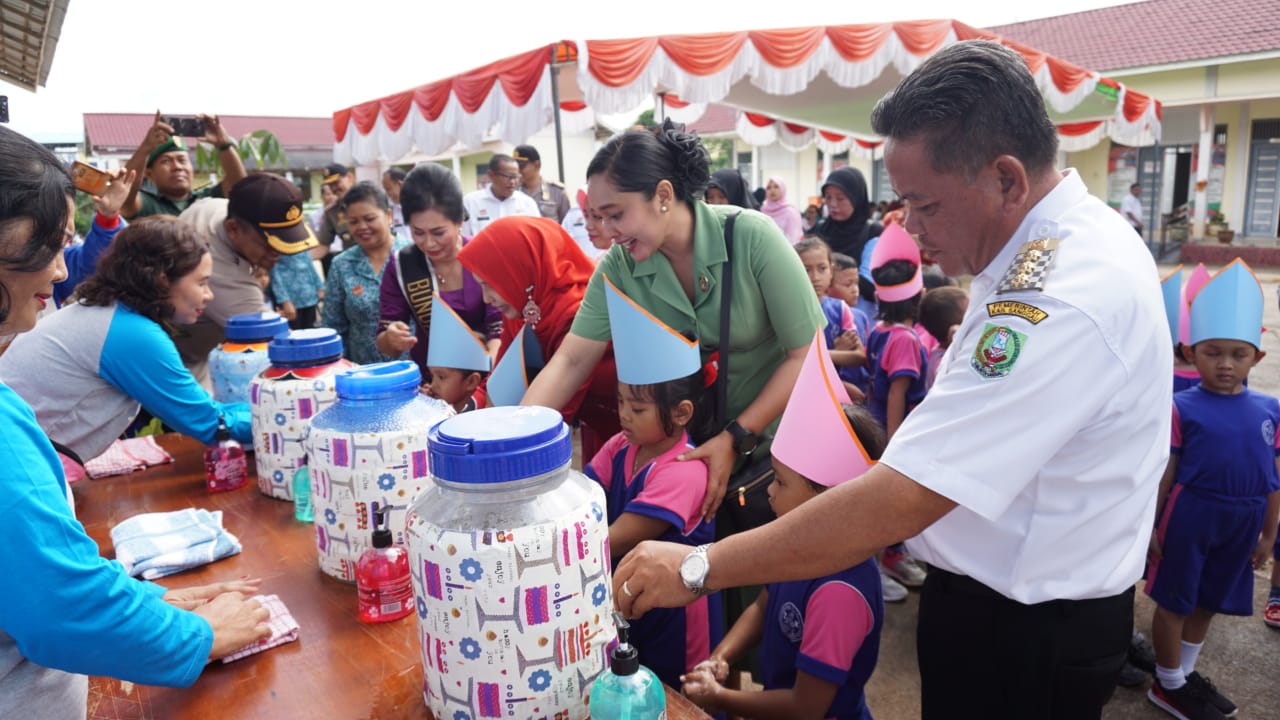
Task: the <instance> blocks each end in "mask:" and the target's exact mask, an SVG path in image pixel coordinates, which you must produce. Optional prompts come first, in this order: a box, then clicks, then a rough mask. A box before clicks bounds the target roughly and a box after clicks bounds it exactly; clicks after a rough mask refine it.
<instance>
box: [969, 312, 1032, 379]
mask: <svg viewBox="0 0 1280 720" xmlns="http://www.w3.org/2000/svg"><path fill="white" fill-rule="evenodd" d="M1026 344H1027V336H1026V335H1024V334H1022V333H1020V332H1018V331H1016V330H1014V329H1012V328H1010V327H1008V326H1005V325H992V324H991V323H987V325H986V327H984V328H983V329H982V336H981V337H980V338H978V346H977V347H975V348H974V349H973V356H972V357H970V358H969V366H970V367H972V368H973V371H974V372H976V373H978V375H979V376H981V377H982V378H983V379H985V380H996V379H999V378H1002V377H1008V375H1009V373H1010V372H1012V371H1013V365H1014V363H1016V362H1018V356H1019V355H1021V354H1022V348H1023V347H1024V346H1025V345H1026Z"/></svg>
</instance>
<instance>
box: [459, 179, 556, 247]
mask: <svg viewBox="0 0 1280 720" xmlns="http://www.w3.org/2000/svg"><path fill="white" fill-rule="evenodd" d="M462 206H463V207H464V208H466V211H467V219H466V220H464V221H463V223H462V235H463V236H464V237H469V238H470V237H475V236H476V234H478V233H479V232H480V231H481V230H483V229H485V228H486V227H487V226H488V225H489V223H490V222H492V221H494V220H497V219H498V218H502V217H507V216H509V215H525V216H528V217H538V216H540V215H541V214H542V213H541V211H539V210H538V205H537V203H535V202H534V201H533V198H531V197H529V196H528V195H525V194H524V193H522V192H518V191H517V192H513V193H511V194H510V195H509V196H507V199H506V200H499V199H498V198H497V197H496V196H494V194H493V190H492V189H490V188H482V189H480V190H476V191H475V192H469V193H467V194H466V196H464V197H463V198H462Z"/></svg>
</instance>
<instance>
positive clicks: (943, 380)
mask: <svg viewBox="0 0 1280 720" xmlns="http://www.w3.org/2000/svg"><path fill="white" fill-rule="evenodd" d="M1171 348H1172V340H1171V339H1170V337H1169V329H1168V322H1167V320H1166V318H1165V313H1164V305H1163V301H1162V299H1161V292H1160V285H1159V276H1158V273H1157V271H1156V268H1155V263H1154V261H1153V260H1152V257H1151V254H1150V253H1149V252H1148V250H1147V249H1146V247H1145V246H1144V245H1143V244H1142V242H1141V240H1140V239H1139V238H1137V237H1135V236H1134V234H1133V232H1132V230H1131V228H1129V226H1128V224H1127V223H1126V222H1125V221H1124V219H1123V218H1121V217H1120V215H1119V214H1118V213H1116V212H1115V211H1114V210H1111V209H1110V208H1108V207H1107V206H1106V205H1104V204H1103V203H1102V202H1101V201H1099V200H1098V199H1096V198H1094V197H1092V196H1090V195H1089V194H1088V191H1087V189H1086V188H1085V185H1084V183H1083V182H1082V181H1081V180H1080V177H1079V175H1078V174H1077V173H1076V172H1075V171H1073V170H1069V171H1067V172H1066V173H1064V176H1063V177H1062V179H1061V181H1060V182H1059V183H1058V184H1057V185H1056V186H1055V187H1054V188H1053V189H1052V190H1051V191H1050V192H1049V193H1048V194H1047V195H1046V196H1045V197H1044V198H1043V199H1042V200H1041V201H1040V202H1039V203H1037V205H1036V206H1035V207H1034V208H1032V210H1031V211H1030V212H1029V213H1028V215H1027V217H1026V218H1025V219H1024V220H1023V222H1022V224H1021V225H1020V226H1019V228H1018V230H1017V231H1016V232H1015V233H1014V235H1013V237H1012V238H1011V239H1010V240H1009V242H1008V243H1007V244H1006V245H1005V247H1004V249H1003V250H1001V251H1000V252H999V253H998V254H997V255H996V257H995V258H994V259H993V260H992V261H991V262H990V263H989V264H988V265H987V267H986V268H985V269H984V270H983V271H982V272H981V273H979V274H978V275H977V276H975V277H974V278H973V281H972V284H971V286H970V299H969V309H968V311H967V313H966V314H965V317H964V320H963V322H962V323H961V325H960V327H959V329H958V330H957V332H956V335H955V339H954V341H953V343H952V345H951V347H950V348H949V349H948V350H947V352H946V354H945V355H944V356H943V358H942V360H941V362H940V364H939V369H938V375H937V380H936V382H935V384H934V386H933V388H932V389H931V390H930V392H929V394H928V396H927V397H926V398H925V399H924V401H923V402H922V403H921V404H920V405H919V407H917V408H916V409H915V411H914V412H912V413H911V415H909V416H908V417H907V418H906V420H905V421H904V422H903V424H902V426H901V427H900V428H899V430H898V432H897V433H896V434H895V435H894V438H893V441H892V442H891V443H890V445H889V447H888V449H887V450H886V451H885V454H884V457H883V458H882V460H881V462H883V463H885V464H886V465H888V466H889V467H892V468H893V469H895V470H897V471H898V472H900V473H902V474H903V475H906V476H907V477H909V478H911V479H912V480H913V481H915V482H917V483H919V484H920V485H923V486H924V487H927V488H929V489H930V490H932V491H934V492H937V493H939V494H941V495H943V496H945V497H947V498H949V499H950V500H952V501H954V502H956V503H958V507H956V508H955V509H954V510H952V511H951V512H950V513H948V514H947V515H946V516H944V517H943V518H941V519H940V520H938V521H937V522H936V523H934V524H933V525H932V526H930V527H929V528H927V529H926V530H924V531H923V532H922V533H920V535H918V536H917V537H915V538H913V539H911V540H908V541H907V546H908V548H909V549H910V550H911V553H912V554H913V555H914V556H915V557H917V558H920V559H921V560H924V561H926V562H928V563H929V564H930V565H931V566H932V567H933V568H934V569H935V570H934V571H931V572H930V574H929V579H928V581H926V585H925V590H924V593H923V594H922V598H921V611H920V625H919V630H918V633H919V637H920V648H921V655H920V667H921V676H922V681H923V690H924V692H923V699H924V710H925V717H929V716H930V714H931V713H938V714H943V715H945V713H946V712H947V707H948V706H946V705H944V704H943V703H944V702H945V701H946V698H947V696H948V695H950V697H951V702H952V703H954V702H955V698H956V697H957V696H962V695H964V694H965V692H966V691H967V692H968V693H970V694H971V693H972V692H973V688H972V687H969V686H968V685H969V684H971V683H973V682H975V679H974V677H975V676H974V675H973V674H972V673H982V672H984V671H985V672H987V673H988V675H986V676H983V677H984V679H986V680H987V681H988V682H990V681H991V679H993V678H994V679H997V680H998V682H999V683H1001V684H1002V685H1004V686H1005V687H1004V688H995V689H992V688H987V689H986V690H984V691H983V692H986V693H988V694H990V695H991V696H993V697H1001V698H1003V701H1004V702H1008V703H1011V704H1013V706H1012V707H1006V708H1003V709H1002V708H999V707H992V708H989V710H990V711H991V712H990V716H991V717H998V716H1007V715H1020V716H1023V717H1049V716H1050V715H1053V716H1061V717H1073V716H1074V717H1087V716H1095V717H1096V715H1097V712H1096V708H1097V707H1100V706H1101V702H1104V701H1105V697H1106V695H1104V696H1103V697H1102V699H1101V700H1098V698H1096V697H1094V696H1093V695H1091V693H1093V692H1094V691H1095V690H1094V689H1095V688H1096V687H1101V686H1105V688H1103V689H1105V690H1106V691H1107V693H1108V694H1109V691H1110V684H1111V683H1113V682H1114V674H1115V673H1118V671H1119V668H1120V664H1121V663H1122V662H1123V659H1124V653H1125V650H1126V648H1127V646H1128V640H1129V637H1130V631H1131V628H1132V621H1133V616H1132V603H1133V595H1132V591H1133V586H1134V583H1135V581H1136V580H1137V579H1138V578H1139V576H1140V575H1141V574H1142V571H1143V564H1144V560H1145V558H1146V554H1147V545H1148V540H1149V538H1150V533H1151V526H1152V521H1153V518H1154V514H1155V504H1156V491H1157V488H1158V485H1159V481H1160V477H1161V474H1162V473H1163V471H1164V468H1165V464H1166V461H1167V460H1168V454H1169V447H1168V438H1169V433H1170V416H1169V412H1168V408H1169V404H1170V402H1171V401H1172V393H1171V389H1170V384H1169V379H1168V377H1169V376H1168V368H1170V367H1171V366H1172V364H1173V358H1172V352H1171ZM1050 647H1053V648H1057V651H1055V650H1052V649H1048V648H1050ZM1073 653H1074V655H1073ZM1054 656H1056V657H1057V658H1058V659H1057V663H1058V664H1056V665H1054V664H1053V662H1054V661H1053V660H1052V659H1051V658H1052V657H1054ZM1066 666H1070V670H1069V671H1068V672H1067V673H1066V675H1070V676H1071V678H1073V679H1074V681H1076V682H1077V684H1076V685H1072V686H1071V687H1070V688H1069V689H1066V690H1063V688H1062V687H1061V685H1060V683H1061V682H1063V681H1062V678H1063V677H1064V673H1063V668H1064V667H1066ZM1079 681H1083V682H1084V683H1085V684H1084V685H1083V686H1082V685H1080V684H1078V683H1079ZM978 682H982V681H978ZM1081 687H1086V688H1088V689H1087V690H1086V691H1084V692H1080V691H1079V688H1081ZM1055 690H1059V691H1060V692H1057V693H1056V694H1055ZM1097 692H1101V690H1097ZM1046 703H1047V704H1046ZM950 707H951V708H952V709H954V704H953V705H951V706H950ZM1073 708H1074V713H1075V714H1074V715H1073V714H1072V712H1073Z"/></svg>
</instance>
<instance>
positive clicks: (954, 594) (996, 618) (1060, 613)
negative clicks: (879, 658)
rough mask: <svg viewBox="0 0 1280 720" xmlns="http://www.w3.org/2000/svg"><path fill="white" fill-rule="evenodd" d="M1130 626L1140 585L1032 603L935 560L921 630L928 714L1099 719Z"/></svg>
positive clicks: (929, 718)
mask: <svg viewBox="0 0 1280 720" xmlns="http://www.w3.org/2000/svg"><path fill="white" fill-rule="evenodd" d="M1132 630H1133V589H1132V588H1130V589H1129V590H1127V591H1125V592H1122V593H1120V594H1119V595H1113V596H1111V597H1106V598H1097V599H1093V600H1051V601H1048V602H1042V603H1037V604H1035V605H1024V604H1022V603H1019V602H1016V601H1014V600H1010V599H1008V598H1006V597H1004V596H1003V595H1001V594H999V593H997V592H996V591H995V590H992V589H991V588H989V587H987V586H986V585H983V584H981V583H979V582H977V581H976V580H974V579H972V578H969V577H966V576H964V575H956V574H954V573H949V572H946V571H945V570H940V569H938V568H930V569H929V576H928V579H926V580H925V583H924V588H923V590H922V591H921V594H920V615H919V625H918V627H917V632H916V651H917V654H918V657H919V663H920V680H921V686H922V689H921V696H922V697H921V702H922V709H923V713H922V717H923V718H924V720H940V719H944V718H945V719H950V718H984V719H988V718H990V719H994V718H1008V719H1010V720H1014V719H1016V720H1035V719H1037V718H1053V719H1055V720H1057V719H1061V720H1092V719H1094V718H1098V717H1101V714H1102V706H1103V705H1105V704H1106V702H1107V700H1109V699H1110V698H1111V693H1112V691H1113V690H1114V689H1115V685H1116V678H1117V677H1118V676H1119V674H1120V668H1121V667H1122V666H1123V665H1124V661H1125V656H1126V653H1127V651H1128V647H1129V638H1130V636H1131V634H1132Z"/></svg>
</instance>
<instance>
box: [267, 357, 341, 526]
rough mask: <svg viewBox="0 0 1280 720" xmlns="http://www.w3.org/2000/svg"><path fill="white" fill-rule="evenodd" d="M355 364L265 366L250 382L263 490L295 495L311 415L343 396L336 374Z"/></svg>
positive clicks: (275, 494)
mask: <svg viewBox="0 0 1280 720" xmlns="http://www.w3.org/2000/svg"><path fill="white" fill-rule="evenodd" d="M352 367H355V366H354V365H352V364H351V363H350V362H348V361H346V360H339V361H337V362H332V363H328V364H325V365H320V366H318V367H308V368H277V367H270V368H267V369H266V370H263V371H262V372H261V373H259V374H258V375H257V376H256V377H254V378H253V382H251V383H250V384H249V398H248V402H249V403H250V405H251V406H252V410H253V455H254V459H255V461H256V462H257V464H258V491H259V492H261V493H262V494H263V495H266V496H267V497H273V498H276V499H278V500H290V501H292V500H293V476H294V474H295V473H297V472H298V471H299V470H301V469H302V468H304V467H306V465H307V451H306V447H305V445H304V442H303V441H304V440H305V439H306V436H307V426H308V425H309V424H310V421H311V418H312V417H315V416H316V415H318V414H319V413H320V411H321V410H324V409H325V408H327V407H329V406H330V405H332V404H333V403H334V402H336V401H337V399H338V394H337V392H336V391H335V390H334V376H335V375H337V374H338V373H340V372H342V371H344V370H347V369H350V368H352Z"/></svg>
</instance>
